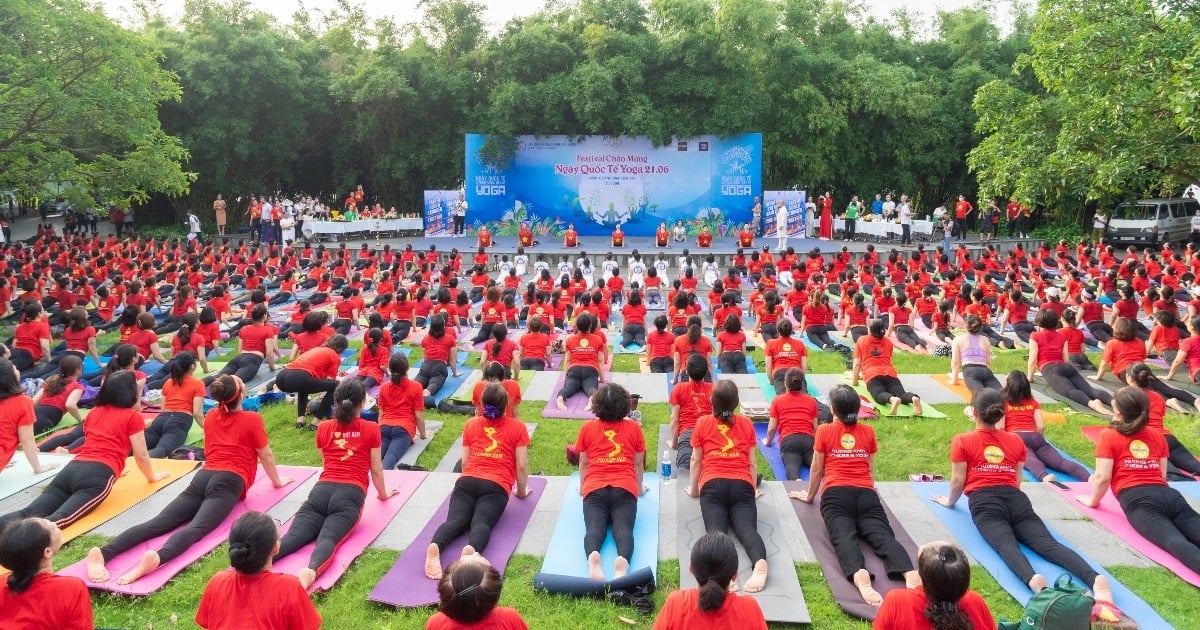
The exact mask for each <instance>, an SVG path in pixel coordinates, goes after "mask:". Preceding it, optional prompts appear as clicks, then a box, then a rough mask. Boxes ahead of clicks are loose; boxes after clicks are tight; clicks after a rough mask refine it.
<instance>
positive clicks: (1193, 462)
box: [1163, 433, 1200, 475]
mask: <svg viewBox="0 0 1200 630" xmlns="http://www.w3.org/2000/svg"><path fill="white" fill-rule="evenodd" d="M1163 437H1164V438H1166V439H1167V448H1168V449H1170V454H1169V455H1167V462H1168V463H1169V464H1170V465H1172V466H1174V467H1175V468H1178V469H1180V470H1183V471H1186V472H1188V473H1191V474H1193V475H1200V460H1197V459H1196V456H1195V455H1192V452H1191V451H1189V450H1188V449H1187V447H1186V446H1184V445H1183V443H1182V442H1180V441H1179V438H1177V437H1175V435H1174V434H1173V433H1163Z"/></svg>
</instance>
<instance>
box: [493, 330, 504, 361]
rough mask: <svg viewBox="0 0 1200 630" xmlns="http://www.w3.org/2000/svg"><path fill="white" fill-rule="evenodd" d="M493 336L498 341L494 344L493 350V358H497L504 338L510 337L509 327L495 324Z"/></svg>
mask: <svg viewBox="0 0 1200 630" xmlns="http://www.w3.org/2000/svg"><path fill="white" fill-rule="evenodd" d="M492 337H493V338H494V339H495V340H496V342H495V343H493V344H492V351H491V355H492V359H493V360H495V359H496V355H497V354H499V353H500V349H501V347H502V346H503V344H504V340H505V339H507V338H508V328H506V327H505V326H503V325H501V326H493V327H492Z"/></svg>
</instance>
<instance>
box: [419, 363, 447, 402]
mask: <svg viewBox="0 0 1200 630" xmlns="http://www.w3.org/2000/svg"><path fill="white" fill-rule="evenodd" d="M449 376H450V368H449V366H447V365H446V362H445V361H437V360H434V361H430V360H429V359H426V360H424V361H422V362H421V369H420V370H417V375H416V376H415V377H414V378H413V380H414V381H416V382H418V383H420V384H421V387H424V388H425V389H426V390H428V391H429V395H430V396H432V395H434V394H437V393H438V391H439V390H441V389H442V385H445V384H446V379H447V378H449Z"/></svg>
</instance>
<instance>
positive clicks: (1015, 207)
mask: <svg viewBox="0 0 1200 630" xmlns="http://www.w3.org/2000/svg"><path fill="white" fill-rule="evenodd" d="M1004 215H1005V217H1006V218H1007V219H1008V238H1012V237H1013V234H1014V233H1016V234H1018V235H1019V234H1020V233H1021V231H1020V230H1019V229H1018V228H1019V227H1020V226H1021V204H1019V203H1017V198H1016V197H1009V199H1008V205H1007V206H1004ZM1096 242H1097V243H1098V242H1099V241H1096Z"/></svg>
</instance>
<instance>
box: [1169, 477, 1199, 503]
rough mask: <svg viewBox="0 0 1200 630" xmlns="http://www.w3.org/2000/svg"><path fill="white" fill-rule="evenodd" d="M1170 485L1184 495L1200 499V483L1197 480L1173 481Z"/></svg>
mask: <svg viewBox="0 0 1200 630" xmlns="http://www.w3.org/2000/svg"><path fill="white" fill-rule="evenodd" d="M1170 485H1171V487H1172V488H1175V489H1176V490H1178V491H1179V493H1180V494H1182V495H1183V496H1185V497H1191V498H1192V499H1195V500H1197V501H1200V483H1198V482H1195V481H1172V482H1171V484H1170Z"/></svg>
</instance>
